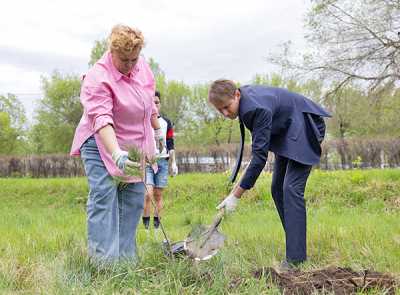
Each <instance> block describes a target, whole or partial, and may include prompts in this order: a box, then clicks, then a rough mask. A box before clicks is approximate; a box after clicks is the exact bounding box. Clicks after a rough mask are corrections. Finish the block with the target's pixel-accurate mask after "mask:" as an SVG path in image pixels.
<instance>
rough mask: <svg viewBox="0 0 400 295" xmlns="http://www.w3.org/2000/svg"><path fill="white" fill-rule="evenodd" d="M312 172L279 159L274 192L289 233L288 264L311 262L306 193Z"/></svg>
mask: <svg viewBox="0 0 400 295" xmlns="http://www.w3.org/2000/svg"><path fill="white" fill-rule="evenodd" d="M311 168H312V166H311V165H304V164H301V163H299V162H296V161H293V160H290V159H288V158H285V157H282V156H279V155H275V163H274V171H273V174H272V186H271V192H272V198H273V199H274V202H275V206H276V209H277V210H278V213H279V217H280V219H281V222H282V226H283V229H284V230H285V237H286V260H287V261H288V262H292V263H296V262H302V261H305V260H306V259H307V246H306V244H307V239H306V227H307V222H306V219H307V217H306V204H305V200H304V190H305V187H306V183H307V179H308V176H309V175H310V172H311Z"/></svg>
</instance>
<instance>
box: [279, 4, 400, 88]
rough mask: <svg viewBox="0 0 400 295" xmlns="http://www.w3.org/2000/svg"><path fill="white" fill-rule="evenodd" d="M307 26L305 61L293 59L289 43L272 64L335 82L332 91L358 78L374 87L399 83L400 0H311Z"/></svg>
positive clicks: (358, 80) (352, 82)
mask: <svg viewBox="0 0 400 295" xmlns="http://www.w3.org/2000/svg"><path fill="white" fill-rule="evenodd" d="M306 27H307V28H308V30H309V33H308V35H307V36H306V39H307V41H308V42H309V45H310V46H311V52H310V53H308V54H306V55H305V56H304V58H303V62H301V63H299V62H296V61H295V60H293V56H290V54H289V47H290V42H288V43H286V44H285V45H284V50H283V54H282V55H281V56H276V57H272V58H271V61H272V62H273V63H275V64H279V65H281V66H282V67H284V68H286V69H291V70H297V71H300V73H302V74H305V73H308V74H318V75H319V77H320V78H321V79H322V80H325V81H329V83H332V82H335V83H334V84H331V85H334V87H333V88H332V89H331V90H330V91H329V93H328V94H331V93H335V92H337V91H339V90H340V88H342V87H345V86H346V85H351V84H354V82H358V83H361V84H360V85H363V86H367V87H368V88H369V89H370V90H374V89H377V88H379V89H384V87H383V86H388V87H390V85H393V84H395V83H396V82H398V80H399V78H400V72H399V62H400V59H399V58H400V57H399V54H400V50H399V49H400V1H398V0H312V6H311V9H310V11H309V13H308V16H307V20H306Z"/></svg>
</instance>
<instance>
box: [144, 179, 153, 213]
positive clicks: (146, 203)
mask: <svg viewBox="0 0 400 295" xmlns="http://www.w3.org/2000/svg"><path fill="white" fill-rule="evenodd" d="M146 188H147V192H146V197H145V201H144V209H143V217H149V216H150V213H151V207H152V204H151V199H152V198H153V194H154V192H153V186H152V185H146Z"/></svg>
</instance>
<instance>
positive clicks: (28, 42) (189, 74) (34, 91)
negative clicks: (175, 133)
mask: <svg viewBox="0 0 400 295" xmlns="http://www.w3.org/2000/svg"><path fill="white" fill-rule="evenodd" d="M111 3H118V4H111ZM308 6H309V0H279V1H267V0H247V1H237V2H235V1H229V0H201V1H190V0H169V1H167V0H140V1H137V0H130V1H82V0H79V1H78V0H68V1H58V0H51V1H50V0H49V1H47V0H36V1H29V0H27V1H21V0H13V1H7V2H6V3H3V5H2V13H1V17H0V30H1V35H0V36H1V38H0V94H5V93H14V94H17V96H18V98H19V99H20V100H21V101H22V102H23V103H24V105H25V107H26V109H27V113H28V117H30V118H31V117H32V112H33V109H34V102H35V100H37V99H38V98H40V96H41V85H40V77H41V76H49V75H50V74H51V72H53V71H54V70H59V71H60V72H62V73H76V74H82V73H84V72H85V71H87V69H88V65H87V64H88V61H89V57H90V51H91V49H92V46H93V44H94V41H95V40H100V39H102V38H105V37H106V36H107V35H108V34H109V32H110V29H111V27H112V26H113V25H115V24H117V23H123V24H127V25H131V26H135V27H137V28H139V29H140V30H141V31H142V32H143V34H144V36H145V39H146V47H145V49H144V50H143V54H144V55H145V56H146V58H149V57H153V58H154V59H155V60H156V61H157V62H158V63H159V64H160V66H161V68H162V69H163V70H164V72H165V73H166V76H167V78H168V79H169V80H172V79H175V80H182V81H184V82H186V83H188V84H193V83H196V82H205V81H210V80H214V79H218V78H222V77H225V78H230V79H233V80H236V81H240V82H241V83H246V82H249V81H250V80H251V78H252V77H253V76H254V75H255V74H256V73H268V72H270V71H271V70H273V68H272V66H271V65H268V64H267V62H266V57H267V56H268V53H269V52H272V51H277V50H278V49H279V47H278V45H279V44H281V43H282V42H284V41H287V40H292V41H293V42H294V44H295V47H296V48H298V49H299V50H301V49H302V48H303V47H304V39H303V37H304V34H305V33H304V30H303V19H304V14H305V12H306V10H307V8H308Z"/></svg>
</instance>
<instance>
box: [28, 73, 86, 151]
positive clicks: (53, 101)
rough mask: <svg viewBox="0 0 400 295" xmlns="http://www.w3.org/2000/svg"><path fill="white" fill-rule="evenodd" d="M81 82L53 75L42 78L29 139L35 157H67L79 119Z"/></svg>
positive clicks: (68, 77) (80, 113)
mask: <svg viewBox="0 0 400 295" xmlns="http://www.w3.org/2000/svg"><path fill="white" fill-rule="evenodd" d="M80 87H81V80H80V78H79V77H77V76H74V75H65V76H63V75H61V74H60V73H57V72H55V73H53V75H52V76H51V77H50V78H49V79H48V78H42V88H43V92H44V97H43V98H42V99H41V100H40V102H39V108H38V110H37V114H36V117H35V119H36V123H35V124H34V126H33V127H32V130H31V134H30V139H31V143H32V145H33V146H32V149H33V152H35V153H39V154H41V153H59V152H62V153H67V152H68V151H69V149H70V147H71V143H72V139H73V135H74V132H75V128H76V126H77V125H78V123H79V120H80V118H81V116H82V106H81V104H80V100H79V93H80Z"/></svg>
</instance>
